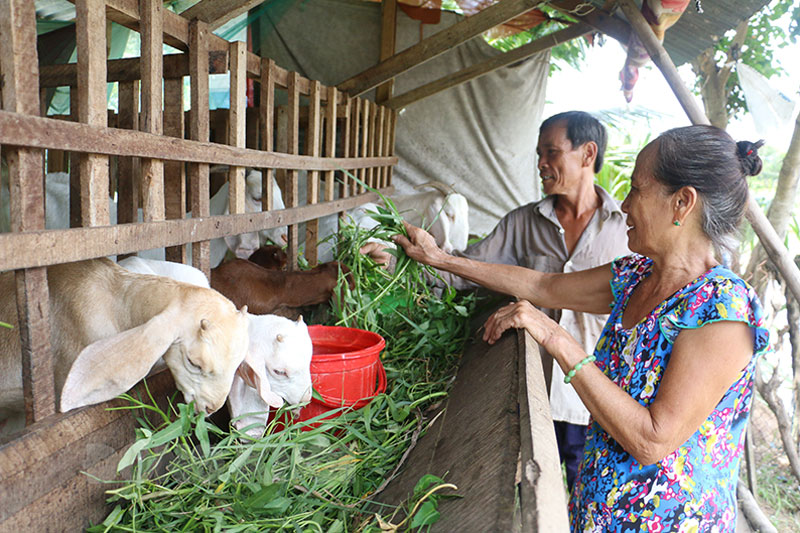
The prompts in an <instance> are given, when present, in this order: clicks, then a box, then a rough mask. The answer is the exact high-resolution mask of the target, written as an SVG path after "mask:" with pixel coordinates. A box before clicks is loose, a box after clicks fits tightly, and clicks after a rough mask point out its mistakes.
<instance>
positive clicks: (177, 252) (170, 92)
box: [164, 78, 188, 263]
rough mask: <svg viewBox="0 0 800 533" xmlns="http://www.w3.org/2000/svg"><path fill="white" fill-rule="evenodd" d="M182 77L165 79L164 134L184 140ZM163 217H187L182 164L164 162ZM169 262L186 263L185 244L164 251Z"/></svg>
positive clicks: (184, 176)
mask: <svg viewBox="0 0 800 533" xmlns="http://www.w3.org/2000/svg"><path fill="white" fill-rule="evenodd" d="M183 122H184V112H183V78H169V79H164V135H169V136H170V137H177V138H178V139H183V136H184V123H183ZM164 215H165V218H183V217H185V216H186V175H185V172H184V164H183V163H182V162H180V161H165V162H164ZM165 254H166V257H165V259H166V260H167V261H174V262H176V263H186V262H187V259H188V258H187V250H186V246H185V245H181V246H174V247H171V248H167V249H166V250H165Z"/></svg>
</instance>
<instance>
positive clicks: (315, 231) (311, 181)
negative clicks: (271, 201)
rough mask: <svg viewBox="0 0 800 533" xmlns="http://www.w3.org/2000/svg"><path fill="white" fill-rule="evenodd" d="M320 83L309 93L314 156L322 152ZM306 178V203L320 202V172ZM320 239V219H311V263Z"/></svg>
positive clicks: (308, 225) (307, 250) (310, 146)
mask: <svg viewBox="0 0 800 533" xmlns="http://www.w3.org/2000/svg"><path fill="white" fill-rule="evenodd" d="M320 109H321V107H320V83H319V82H318V81H314V82H312V83H311V94H309V95H308V128H307V129H306V154H308V155H310V156H312V157H319V153H320V146H319V145H320V123H321V122H322V116H321V115H320ZM307 176H308V177H307V179H306V191H308V194H307V195H306V203H308V204H316V203H318V202H319V172H318V171H316V170H312V171H310V172H309V173H308V174H307ZM318 239H319V221H318V220H309V221H308V222H306V246H305V257H306V260H307V261H308V262H309V264H311V265H316V264H317V240H318Z"/></svg>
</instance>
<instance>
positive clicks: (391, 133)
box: [386, 110, 397, 187]
mask: <svg viewBox="0 0 800 533" xmlns="http://www.w3.org/2000/svg"><path fill="white" fill-rule="evenodd" d="M390 122H391V125H390V126H389V152H388V154H389V158H391V159H393V158H394V139H395V134H396V133H397V111H394V110H392V118H391V120H390ZM395 164H396V163H390V164H389V165H388V167H389V176H388V180H387V182H386V185H387V187H391V186H392V171H393V170H394V165H395Z"/></svg>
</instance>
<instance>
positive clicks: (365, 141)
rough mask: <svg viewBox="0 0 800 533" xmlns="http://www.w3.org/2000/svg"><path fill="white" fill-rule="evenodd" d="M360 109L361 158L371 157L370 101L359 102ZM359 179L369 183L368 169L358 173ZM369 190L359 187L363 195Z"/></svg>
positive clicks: (362, 186)
mask: <svg viewBox="0 0 800 533" xmlns="http://www.w3.org/2000/svg"><path fill="white" fill-rule="evenodd" d="M358 103H359V107H360V108H361V147H360V151H361V157H369V151H368V150H369V140H370V137H371V135H372V129H371V127H370V110H371V107H370V105H369V100H366V99H364V100H361V101H359V102H358ZM358 179H360V180H361V181H362V182H363V183H367V169H366V168H362V169H360V170H359V171H358ZM366 191H367V189H366V187H365V186H364V185H359V186H358V192H359V193H363V192H366Z"/></svg>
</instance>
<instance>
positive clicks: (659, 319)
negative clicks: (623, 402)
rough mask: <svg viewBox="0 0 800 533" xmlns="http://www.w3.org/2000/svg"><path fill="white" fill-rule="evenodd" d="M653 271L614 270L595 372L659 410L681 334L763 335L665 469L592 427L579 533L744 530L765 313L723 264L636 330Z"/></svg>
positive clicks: (617, 264) (631, 259)
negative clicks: (634, 310) (635, 317)
mask: <svg viewBox="0 0 800 533" xmlns="http://www.w3.org/2000/svg"><path fill="white" fill-rule="evenodd" d="M651 267H652V261H651V260H650V259H648V258H646V257H643V256H640V255H631V256H627V257H622V258H619V259H617V260H616V261H614V262H613V263H612V274H613V277H612V280H611V290H612V292H613V294H614V304H613V309H612V311H611V314H610V316H609V318H608V322H607V323H606V325H605V328H604V329H603V332H602V333H601V335H600V338H599V340H598V341H597V347H596V348H595V356H596V357H597V361H596V362H595V364H596V365H597V366H598V367H599V368H600V369H601V370H602V371H603V372H604V373H605V374H606V375H607V376H608V377H609V378H610V379H611V380H612V381H614V383H616V384H617V385H619V386H620V387H621V388H622V389H623V390H625V391H626V392H628V394H630V395H631V396H632V397H633V398H635V399H636V400H637V401H638V402H639V403H640V404H642V405H650V403H651V402H652V401H653V400H654V399H655V397H656V394H658V385H659V383H660V381H661V377H662V375H663V374H664V369H665V368H666V366H667V365H668V364H669V358H670V354H671V353H672V343H673V342H674V341H675V338H676V337H677V336H678V335H679V334H680V332H681V330H682V329H684V328H699V327H701V326H703V325H704V324H710V323H712V322H717V321H720V320H734V321H741V322H745V323H747V324H749V325H750V326H751V327H752V328H753V329H752V331H753V335H754V341H755V344H754V346H755V349H754V355H753V357H752V358H751V359H750V363H749V364H748V365H747V368H745V369H744V370H743V371H742V373H741V375H740V376H739V378H738V379H737V380H736V382H735V383H734V384H733V385H732V386H731V388H730V389H728V391H727V392H726V393H725V396H724V397H723V398H722V400H721V401H720V402H719V404H718V405H717V406H716V408H715V409H714V411H712V413H711V414H710V415H709V417H708V418H707V419H706V421H705V422H704V423H703V424H702V425H701V426H700V428H699V429H698V430H697V431H696V432H695V433H694V435H692V436H691V437H690V438H689V440H687V441H686V442H685V443H684V444H683V445H682V446H680V447H679V448H678V449H677V450H675V451H674V452H673V453H671V454H670V455H668V456H667V457H665V458H664V459H663V460H662V461H661V462H659V463H657V464H654V465H648V466H642V465H641V464H639V463H638V462H637V461H636V460H635V459H633V457H631V455H630V454H628V453H627V452H626V451H625V450H623V449H622V447H621V446H620V445H619V444H618V443H617V442H616V441H615V440H614V439H613V438H611V436H610V435H609V434H608V433H606V432H605V431H604V430H603V428H601V427H600V426H599V425H598V424H597V423H596V422H594V421H592V422H591V423H590V426H589V431H588V433H587V436H586V447H585V449H584V459H583V461H582V463H581V466H580V469H579V471H578V477H577V479H576V480H575V487H574V489H573V493H572V497H571V499H570V505H569V510H570V521H571V526H572V531H573V532H579V531H592V532H594V531H597V532H599V531H616V532H621V531H625V532H634V531H635V532H641V531H646V532H655V533H657V532H660V531H679V532H705V531H709V532H720V533H721V532H726V531H734V530H735V528H736V483H737V479H738V475H739V459H740V458H741V455H742V450H743V445H744V436H745V427H746V426H747V420H748V418H749V414H750V403H751V400H752V395H753V376H754V372H755V363H756V360H757V358H758V356H759V355H760V354H761V353H763V352H764V351H765V350H766V348H767V345H768V341H769V334H768V332H767V330H766V329H765V328H764V327H762V322H763V317H762V309H761V306H760V304H759V302H758V298H757V296H756V294H755V291H754V290H753V289H752V288H751V287H750V286H749V285H747V284H746V283H745V282H744V281H742V280H741V279H740V278H739V277H738V276H736V275H735V274H734V273H732V272H731V271H730V270H728V269H726V268H724V267H722V266H716V267H714V268H712V269H711V270H709V271H708V272H706V273H705V274H703V275H702V276H700V277H699V278H697V279H696V280H694V281H692V282H691V283H689V284H688V285H686V286H685V287H684V288H682V289H681V290H679V291H678V292H676V293H675V294H674V295H672V296H671V297H670V298H669V299H667V300H666V301H664V302H662V303H661V304H660V305H659V306H658V307H657V308H656V309H654V310H653V311H652V312H651V313H650V314H649V315H648V316H646V317H645V318H644V319H642V321H641V322H640V323H638V324H637V325H636V326H634V327H633V328H632V329H630V330H626V329H624V328H623V327H622V312H623V311H624V309H625V306H626V305H627V302H628V299H629V298H630V295H631V293H632V291H633V289H634V288H635V287H636V285H637V284H638V283H639V282H640V281H641V280H642V279H644V278H645V277H647V276H648V275H649V274H650V272H651ZM702 355H703V354H701V353H698V354H697V356H698V357H702Z"/></svg>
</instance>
